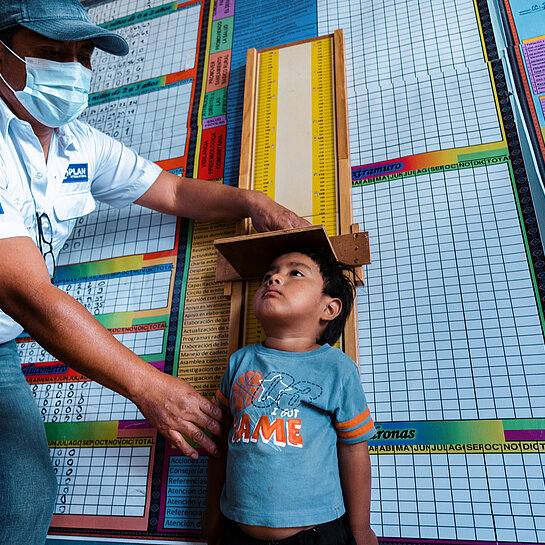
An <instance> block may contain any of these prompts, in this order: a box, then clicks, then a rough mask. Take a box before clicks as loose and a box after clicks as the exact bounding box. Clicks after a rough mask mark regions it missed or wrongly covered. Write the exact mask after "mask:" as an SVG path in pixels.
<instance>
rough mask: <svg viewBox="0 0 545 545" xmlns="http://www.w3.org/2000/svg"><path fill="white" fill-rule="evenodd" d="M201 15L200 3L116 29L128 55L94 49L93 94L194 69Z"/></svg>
mask: <svg viewBox="0 0 545 545" xmlns="http://www.w3.org/2000/svg"><path fill="white" fill-rule="evenodd" d="M200 14H201V4H200V3H199V4H193V5H191V6H188V7H187V8H181V9H178V10H176V11H173V12H171V13H168V14H166V15H163V16H161V17H157V18H155V19H149V20H147V21H144V22H141V23H137V24H134V25H129V26H126V27H121V28H118V29H116V30H115V32H116V33H118V34H120V35H121V36H123V37H124V38H125V39H126V40H127V42H128V44H129V47H130V51H129V53H128V55H126V56H125V57H116V56H113V55H110V54H109V53H106V52H104V51H101V50H100V49H96V50H95V52H94V53H93V58H92V65H93V79H92V81H91V93H96V92H98V91H104V90H105V89H113V88H116V87H121V86H122V85H127V84H128V83H136V82H138V81H144V80H147V79H150V78H153V77H157V76H163V75H165V74H172V73H174V72H181V71H183V70H189V69H191V68H193V67H194V65H195V57H196V54H197V37H198V34H199V20H200Z"/></svg>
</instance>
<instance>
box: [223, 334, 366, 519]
mask: <svg viewBox="0 0 545 545" xmlns="http://www.w3.org/2000/svg"><path fill="white" fill-rule="evenodd" d="M215 399H216V401H217V402H218V403H219V404H220V405H221V406H222V407H223V408H224V409H226V410H227V411H229V412H230V413H231V415H232V417H233V425H232V427H231V430H230V432H229V441H228V445H229V450H228V456H227V472H226V480H225V486H224V488H223V492H222V495H221V510H222V512H223V514H224V515H225V516H226V517H228V518H230V519H232V520H235V521H237V522H241V523H243V524H251V525H259V526H268V527H291V526H310V525H313V524H320V523H323V522H328V521H331V520H334V519H336V518H338V517H340V516H341V515H342V514H343V513H344V511H345V509H344V503H343V497H342V490H341V484H340V477H339V469H338V461H337V441H340V442H344V443H357V442H361V441H367V439H369V438H371V437H372V436H373V435H374V434H375V432H376V430H375V426H374V423H373V420H372V418H371V416H370V413H369V409H368V408H367V402H366V401H365V395H364V393H363V389H362V386H361V382H360V376H359V372H358V368H357V366H356V364H355V363H354V362H353V361H352V360H351V359H350V358H349V357H348V356H347V355H346V354H344V353H343V352H342V351H340V350H338V349H337V348H333V347H331V346H329V345H328V344H326V345H323V346H321V347H320V348H318V349H316V350H313V351H311V352H283V351H280V350H273V349H270V348H266V347H264V346H263V345H261V344H255V345H252V346H247V347H245V348H242V349H241V350H239V351H237V352H236V353H235V354H233V355H232V356H231V358H230V360H229V365H228V367H227V370H226V371H225V374H224V376H223V379H222V381H221V384H220V388H219V390H218V391H217V393H216V397H215Z"/></svg>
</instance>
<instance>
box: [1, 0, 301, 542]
mask: <svg viewBox="0 0 545 545" xmlns="http://www.w3.org/2000/svg"><path fill="white" fill-rule="evenodd" d="M0 39H1V40H2V41H1V42H0V308H1V309H2V311H3V312H2V313H0V437H1V439H2V449H0V483H1V484H0V490H1V491H2V495H3V497H2V500H0V543H10V544H11V545H19V544H21V545H22V544H25V545H28V544H32V545H40V544H41V543H43V542H44V540H45V535H46V533H47V529H48V526H49V523H50V520H51V516H52V513H53V508H54V501H55V495H56V482H55V478H54V475H53V472H52V469H51V462H50V459H49V455H48V448H47V441H46V437H45V432H44V428H43V424H42V421H41V417H40V415H39V413H38V410H37V406H36V403H35V402H34V399H33V397H32V396H31V394H30V389H29V388H28V385H27V384H26V381H25V379H24V377H23V375H22V373H21V367H20V361H19V359H18V356H17V352H16V350H15V343H14V341H13V339H14V338H15V337H16V336H17V335H18V334H19V333H20V332H21V331H22V330H23V328H24V330H25V331H27V332H28V333H29V334H30V335H31V336H32V337H33V338H34V339H36V340H37V341H38V342H39V343H40V344H41V345H42V346H43V347H44V348H45V349H46V350H48V351H49V352H50V353H51V354H53V355H55V356H56V357H57V358H58V359H59V360H61V361H62V362H63V363H65V364H67V365H69V366H70V367H72V368H73V369H75V370H77V371H79V372H80V373H83V374H84V375H86V376H88V377H89V378H91V379H93V380H95V381H97V382H99V383H101V384H102V385H104V386H106V387H108V388H111V389H112V390H115V391H116V392H119V393H120V394H122V395H124V396H125V397H127V398H128V399H130V400H131V401H133V402H134V403H135V404H136V405H137V406H138V408H139V409H140V411H141V412H142V414H143V415H144V416H145V417H146V418H147V420H148V421H149V422H151V423H152V424H153V425H154V426H155V427H156V428H157V429H158V430H159V431H160V432H161V433H162V434H163V435H164V436H165V437H166V438H167V439H168V440H169V441H171V442H172V443H174V444H175V445H176V446H177V447H178V448H179V449H180V450H181V451H182V452H183V453H184V454H186V455H187V456H191V457H192V458H196V457H197V451H196V450H195V449H194V448H192V447H191V446H190V445H189V444H188V443H187V442H186V441H185V440H184V439H183V437H182V434H185V435H186V436H187V437H189V438H191V439H192V440H194V441H195V442H196V443H198V444H200V445H202V446H203V447H204V448H205V449H206V450H207V451H209V452H210V453H212V454H214V455H216V454H218V450H217V448H216V446H215V444H214V443H213V442H212V441H211V440H210V439H209V438H208V437H207V436H206V435H205V434H204V433H203V431H201V429H200V428H203V429H205V430H208V431H210V432H212V433H216V434H217V433H219V432H220V424H219V422H218V420H219V419H220V418H221V416H220V411H219V409H217V408H216V407H215V406H214V405H212V404H211V403H210V402H208V401H207V400H205V399H203V398H202V397H200V396H199V395H198V394H197V393H196V392H195V390H194V389H193V388H192V387H191V386H190V385H189V384H187V383H186V382H184V381H183V380H180V379H178V378H176V377H172V376H169V375H165V374H163V373H161V372H159V371H157V370H156V369H154V368H153V367H152V366H150V365H149V364H147V363H146V362H145V361H144V360H142V359H141V358H139V357H138V356H136V355H135V354H134V353H133V352H131V351H130V350H129V349H127V348H126V347H125V346H123V345H122V344H121V343H119V342H118V341H117V340H116V339H115V338H114V337H113V336H112V335H111V334H110V333H109V332H108V331H107V330H106V329H104V328H103V327H102V326H101V325H100V324H99V322H98V321H96V320H95V319H94V318H93V317H92V316H91V314H89V313H88V312H87V310H86V309H85V308H84V307H83V306H81V305H80V304H79V303H78V302H77V301H75V300H74V299H73V298H71V297H70V296H68V295H66V294H65V293H64V292H63V291H61V290H59V289H57V288H56V287H55V286H53V285H52V284H51V282H50V274H52V273H53V269H54V262H55V258H56V256H57V254H58V251H59V249H60V248H61V247H62V246H63V244H64V242H65V241H66V239H67V237H68V236H69V234H70V231H71V229H72V227H73V226H74V223H75V221H76V218H77V217H79V216H81V215H84V214H87V213H89V212H90V211H91V210H92V209H93V208H94V206H95V199H99V200H102V201H105V202H108V203H109V204H112V205H114V206H119V207H120V206H123V205H127V204H129V203H131V202H135V203H137V204H139V205H142V206H145V207H148V208H152V209H154V210H158V211H160V212H163V213H167V214H175V215H179V216H186V217H190V218H194V219H197V220H204V221H236V220H238V219H240V218H243V217H247V216H250V217H251V218H252V220H253V225H254V226H255V227H256V228H257V229H258V230H272V229H280V228H289V227H298V226H301V225H304V224H306V222H305V221H304V220H302V219H301V218H299V217H298V216H296V215H295V214H293V213H292V212H290V211H289V210H287V209H286V208H284V207H282V206H280V205H278V204H276V203H275V202H274V201H272V200H271V199H269V198H268V197H266V196H265V195H264V194H262V193H258V192H253V191H245V190H239V189H236V188H232V187H229V186H225V185H222V184H217V183H213V182H205V181H196V180H190V179H187V178H179V177H177V176H174V175H173V174H170V173H168V172H165V171H162V170H161V169H160V168H159V167H158V166H157V165H155V164H153V163H150V162H149V161H147V160H145V159H143V158H141V157H139V156H138V155H137V154H135V153H134V152H133V151H131V150H130V149H128V148H126V147H124V146H123V145H121V144H120V143H119V142H116V141H114V140H112V139H111V138H109V137H108V136H106V135H104V134H102V133H100V132H99V131H96V130H94V129H92V128H91V127H89V126H87V125H84V124H82V123H80V122H78V121H74V119H75V118H76V117H77V116H78V115H79V114H80V113H81V111H82V110H83V109H84V108H85V106H86V104H87V94H88V91H89V81H90V76H91V54H92V52H93V48H94V47H98V48H99V49H103V50H105V51H107V52H109V53H112V54H114V55H124V54H126V53H127V52H128V45H127V43H126V42H125V40H124V39H123V38H122V37H120V36H118V35H116V34H114V33H112V32H110V31H107V30H105V29H103V28H100V27H97V26H95V25H94V24H92V23H91V21H90V20H89V18H88V16H87V13H86V12H85V10H84V9H83V8H82V7H81V4H80V2H79V1H78V0H30V1H29V0H2V1H1V2H0ZM74 164H77V165H82V164H83V165H86V167H85V168H86V171H87V174H88V180H84V181H81V182H77V183H63V181H64V178H65V174H66V172H67V168H68V167H69V165H74Z"/></svg>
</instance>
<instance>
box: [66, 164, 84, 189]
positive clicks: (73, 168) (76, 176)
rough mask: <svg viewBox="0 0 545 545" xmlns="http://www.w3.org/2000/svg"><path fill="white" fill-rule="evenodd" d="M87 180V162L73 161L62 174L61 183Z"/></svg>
mask: <svg viewBox="0 0 545 545" xmlns="http://www.w3.org/2000/svg"><path fill="white" fill-rule="evenodd" d="M88 180H89V175H88V164H87V163H74V164H73V165H68V168H67V169H66V174H65V175H64V180H63V181H62V183H63V184H73V183H77V182H87V181H88Z"/></svg>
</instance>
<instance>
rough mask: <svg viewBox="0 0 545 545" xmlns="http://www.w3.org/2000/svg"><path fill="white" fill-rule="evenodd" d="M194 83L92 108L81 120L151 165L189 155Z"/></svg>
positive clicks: (170, 86)
mask: <svg viewBox="0 0 545 545" xmlns="http://www.w3.org/2000/svg"><path fill="white" fill-rule="evenodd" d="M192 82H193V80H192V79H186V80H183V81H181V82H179V83H178V84H175V85H169V86H167V87H163V88H161V89H159V90H157V91H154V92H152V93H145V94H141V95H136V96H132V97H131V98H125V99H120V100H112V101H111V102H107V103H104V104H100V105H98V106H91V107H90V108H87V110H85V112H83V114H82V115H81V116H80V117H79V120H80V121H83V122H85V123H87V124H89V125H91V127H94V128H95V129H98V130H100V131H102V132H104V133H106V134H108V135H109V136H111V137H113V138H115V139H116V140H119V141H120V142H122V143H123V144H125V145H126V146H128V147H131V148H134V149H135V150H137V151H138V153H139V154H140V155H142V156H144V157H146V158H147V159H149V160H150V161H155V162H156V161H162V160H165V159H170V158H172V157H182V156H183V155H184V154H185V144H186V140H187V116H188V114H189V106H190V102H191V89H192V85H191V84H192Z"/></svg>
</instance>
